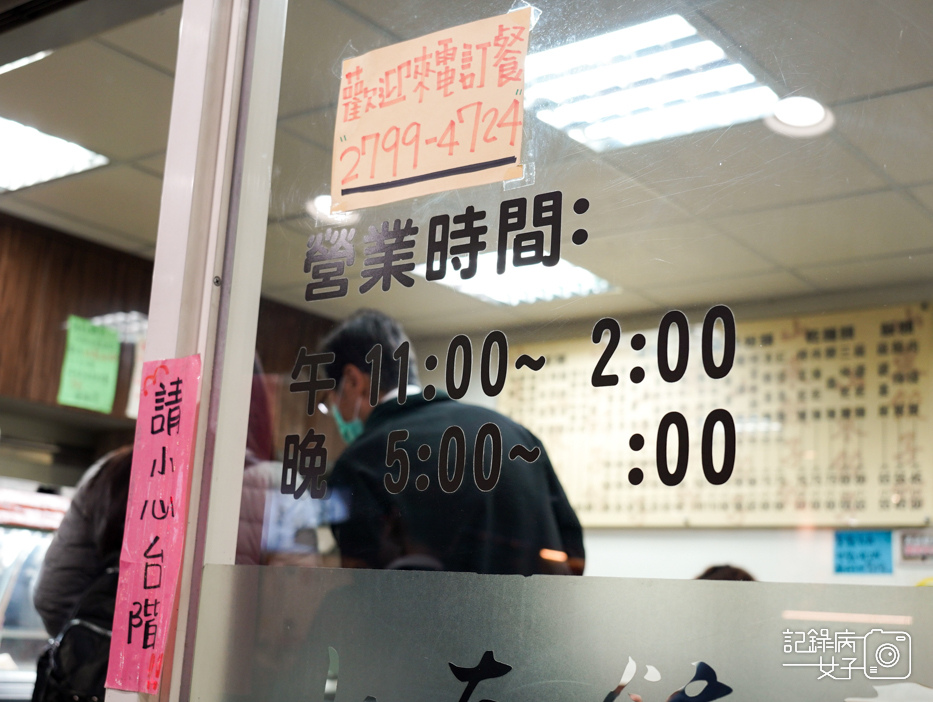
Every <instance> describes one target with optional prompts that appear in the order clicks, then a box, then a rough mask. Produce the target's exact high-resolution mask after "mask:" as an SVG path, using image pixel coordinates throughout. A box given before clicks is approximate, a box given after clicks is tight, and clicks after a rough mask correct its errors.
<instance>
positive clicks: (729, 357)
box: [591, 305, 736, 388]
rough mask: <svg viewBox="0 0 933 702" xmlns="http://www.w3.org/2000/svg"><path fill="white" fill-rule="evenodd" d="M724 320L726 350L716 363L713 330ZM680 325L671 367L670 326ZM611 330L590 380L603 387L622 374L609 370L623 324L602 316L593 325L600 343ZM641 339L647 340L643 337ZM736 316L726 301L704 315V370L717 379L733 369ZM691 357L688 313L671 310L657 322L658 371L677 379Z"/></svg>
mask: <svg viewBox="0 0 933 702" xmlns="http://www.w3.org/2000/svg"><path fill="white" fill-rule="evenodd" d="M717 321H720V322H722V328H723V351H722V359H721V360H720V362H719V363H718V364H717V363H716V359H715V357H714V355H713V330H714V328H715V326H716V322H717ZM672 327H676V328H677V359H676V362H675V363H674V367H673V368H672V367H671V362H670V358H669V355H668V349H669V347H670V337H671V328H672ZM607 332H608V334H609V343H608V344H607V346H606V348H605V349H604V350H603V352H602V355H601V356H600V357H599V361H598V362H597V363H596V367H595V368H594V369H593V375H592V378H591V382H592V385H593V387H596V388H604V387H610V386H613V385H618V384H619V376H618V375H615V374H612V373H606V372H605V371H606V366H607V365H608V364H609V361H610V359H611V358H612V355H613V354H614V353H615V352H616V349H618V348H619V342H620V341H621V339H622V325H620V324H619V322H618V320H615V319H613V318H612V317H603V318H602V319H600V320H599V321H598V322H596V325H595V326H594V327H593V335H592V339H593V343H594V344H598V343H599V342H600V341H602V339H603V337H604V336H605V335H606V333H607ZM642 340H644V339H643V338H642ZM735 345H736V340H735V316H734V315H733V314H732V310H730V309H729V308H728V307H726V306H725V305H716V306H715V307H713V308H711V309H710V310H709V311H708V312H707V313H706V317H705V318H704V319H703V335H702V341H701V344H700V346H701V352H702V356H703V370H704V371H706V375H708V376H709V377H710V378H712V379H714V380H719V379H721V378H725V377H726V376H727V375H728V374H729V371H731V370H732V364H733V363H734V362H735ZM689 357H690V326H689V323H688V322H687V315H685V314H684V313H683V312H681V311H680V310H671V311H670V312H668V313H667V314H665V315H664V317H662V318H661V322H660V324H659V325H658V373H659V374H660V375H661V378H662V379H663V380H664V381H665V382H668V383H676V382H677V381H678V380H680V379H681V378H683V377H684V373H686V372H687V360H688V358H689Z"/></svg>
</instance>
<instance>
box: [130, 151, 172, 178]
mask: <svg viewBox="0 0 933 702" xmlns="http://www.w3.org/2000/svg"><path fill="white" fill-rule="evenodd" d="M135 165H136V166H138V167H139V168H141V169H142V170H144V171H149V172H150V173H152V174H154V175H158V176H159V177H161V176H163V175H164V174H165V153H164V152H163V153H161V154H157V155H156V156H149V157H147V158H141V159H137V160H136V161H135Z"/></svg>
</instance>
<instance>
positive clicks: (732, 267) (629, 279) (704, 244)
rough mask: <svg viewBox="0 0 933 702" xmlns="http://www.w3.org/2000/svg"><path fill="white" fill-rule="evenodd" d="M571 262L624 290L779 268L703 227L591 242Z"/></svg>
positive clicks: (651, 231) (576, 251) (572, 255)
mask: <svg viewBox="0 0 933 702" xmlns="http://www.w3.org/2000/svg"><path fill="white" fill-rule="evenodd" d="M565 258H567V259H568V260H570V261H571V262H572V263H575V264H576V265H578V266H583V267H584V268H586V269H588V270H590V271H592V272H593V273H596V274H597V275H599V276H601V277H602V278H605V279H606V280H608V281H609V282H610V283H612V284H613V285H617V286H619V287H621V288H622V289H623V290H632V289H634V290H636V291H641V290H642V289H647V288H649V287H650V288H653V289H656V288H657V287H659V286H668V285H678V284H684V283H695V282H700V281H709V280H714V279H717V278H721V277H724V276H738V275H742V274H750V273H760V272H766V271H771V270H773V269H774V268H775V266H774V265H773V264H772V263H769V262H768V261H766V260H765V259H763V258H762V257H760V256H758V255H757V254H755V253H754V252H752V251H750V250H749V249H748V248H747V247H745V246H743V245H742V244H740V243H737V242H735V241H733V240H732V239H731V238H729V237H728V236H726V235H724V234H722V233H720V232H717V231H716V230H715V229H713V228H712V227H708V226H704V225H699V224H684V225H672V226H669V227H664V228H661V229H649V230H644V231H639V232H631V233H626V234H623V235H620V236H615V237H611V238H605V239H597V240H593V241H588V242H587V243H586V244H585V245H583V246H581V247H579V248H575V249H572V250H569V251H568V252H567V254H566V256H565Z"/></svg>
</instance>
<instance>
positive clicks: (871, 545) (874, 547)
mask: <svg viewBox="0 0 933 702" xmlns="http://www.w3.org/2000/svg"><path fill="white" fill-rule="evenodd" d="M891 553H892V547H891V532H890V531H837V532H836V559H835V560H836V568H835V570H836V572H837V573H892V572H893V571H894V563H893V558H892V555H891Z"/></svg>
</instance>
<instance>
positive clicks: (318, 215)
mask: <svg viewBox="0 0 933 702" xmlns="http://www.w3.org/2000/svg"><path fill="white" fill-rule="evenodd" d="M331 202H332V201H331V199H330V195H318V196H317V197H316V198H314V199H312V200H308V202H306V203H305V211H306V212H307V213H308V214H309V215H311V216H312V217H313V218H314V219H315V221H317V223H318V224H331V225H337V226H340V225H347V224H356V222H358V221H359V219H360V215H359V213H358V212H331V211H330V205H331Z"/></svg>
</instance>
